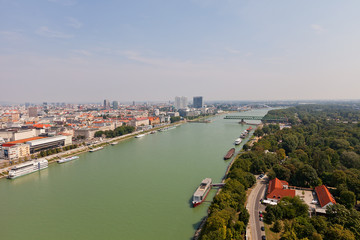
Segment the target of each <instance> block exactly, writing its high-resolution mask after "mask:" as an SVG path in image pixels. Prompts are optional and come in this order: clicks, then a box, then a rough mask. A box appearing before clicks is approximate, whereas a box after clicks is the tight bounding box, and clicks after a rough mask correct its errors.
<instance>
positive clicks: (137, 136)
mask: <svg viewBox="0 0 360 240" xmlns="http://www.w3.org/2000/svg"><path fill="white" fill-rule="evenodd" d="M143 136H145V134H139V135H136V136H135V138H141V137H143Z"/></svg>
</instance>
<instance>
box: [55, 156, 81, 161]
mask: <svg viewBox="0 0 360 240" xmlns="http://www.w3.org/2000/svg"><path fill="white" fill-rule="evenodd" d="M78 158H79V156H73V157H68V158H62V159H60V160H57V163H65V162H70V161H72V160H75V159H78Z"/></svg>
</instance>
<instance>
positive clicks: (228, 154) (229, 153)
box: [224, 148, 235, 160]
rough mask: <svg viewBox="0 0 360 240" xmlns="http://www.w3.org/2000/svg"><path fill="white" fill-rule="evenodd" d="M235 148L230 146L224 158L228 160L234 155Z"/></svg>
mask: <svg viewBox="0 0 360 240" xmlns="http://www.w3.org/2000/svg"><path fill="white" fill-rule="evenodd" d="M234 153H235V148H231V149H230V150H229V151H228V152H227V153H226V155H225V156H224V160H228V159H230V158H232V157H233V156H234Z"/></svg>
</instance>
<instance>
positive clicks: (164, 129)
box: [159, 126, 176, 132]
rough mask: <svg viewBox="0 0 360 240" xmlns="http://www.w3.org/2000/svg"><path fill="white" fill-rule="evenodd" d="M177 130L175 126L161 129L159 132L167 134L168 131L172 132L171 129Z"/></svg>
mask: <svg viewBox="0 0 360 240" xmlns="http://www.w3.org/2000/svg"><path fill="white" fill-rule="evenodd" d="M175 128H176V127H175V126H172V127H165V128H162V129H160V130H159V132H165V131H168V130H171V129H175Z"/></svg>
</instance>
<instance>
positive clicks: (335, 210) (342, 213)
mask: <svg viewBox="0 0 360 240" xmlns="http://www.w3.org/2000/svg"><path fill="white" fill-rule="evenodd" d="M326 214H327V217H328V221H330V222H331V223H332V224H339V225H341V226H344V225H345V223H347V222H348V221H349V219H350V211H349V210H348V209H346V208H345V206H344V205H341V204H334V205H330V206H328V207H327V208H326Z"/></svg>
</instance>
